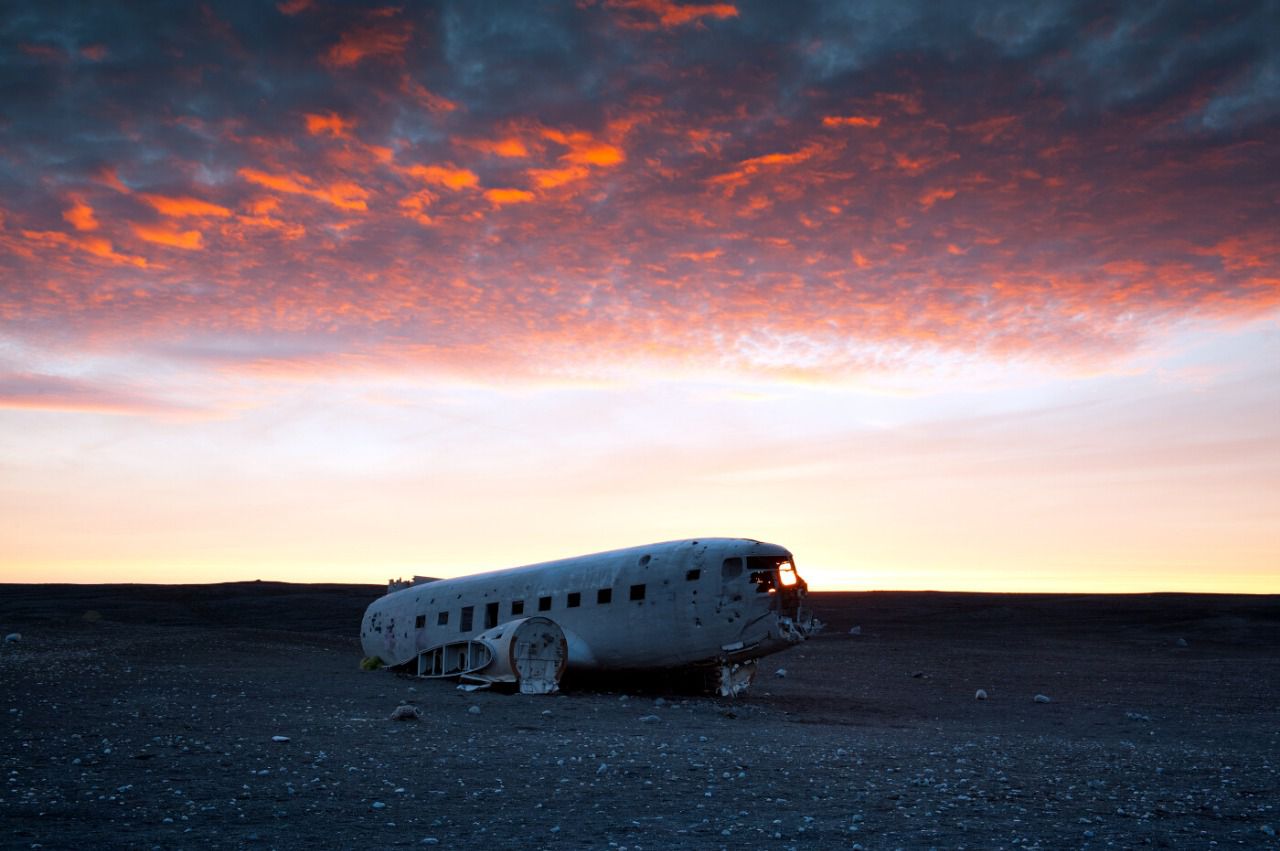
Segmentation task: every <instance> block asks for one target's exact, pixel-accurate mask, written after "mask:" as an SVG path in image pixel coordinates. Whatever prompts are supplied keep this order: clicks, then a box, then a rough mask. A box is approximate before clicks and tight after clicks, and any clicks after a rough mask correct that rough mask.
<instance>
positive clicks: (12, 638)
mask: <svg viewBox="0 0 1280 851" xmlns="http://www.w3.org/2000/svg"><path fill="white" fill-rule="evenodd" d="M21 640H22V633H20V632H11V633H9V634H8V635H6V636H5V637H4V641H5V643H6V644H17V643H18V642H19V641H21Z"/></svg>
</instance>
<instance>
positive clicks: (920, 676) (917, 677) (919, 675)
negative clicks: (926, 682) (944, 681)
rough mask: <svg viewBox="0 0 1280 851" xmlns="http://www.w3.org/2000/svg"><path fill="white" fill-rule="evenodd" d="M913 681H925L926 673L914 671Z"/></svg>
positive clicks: (912, 673) (912, 674)
mask: <svg viewBox="0 0 1280 851" xmlns="http://www.w3.org/2000/svg"><path fill="white" fill-rule="evenodd" d="M911 679H913V680H922V679H924V671H912V672H911Z"/></svg>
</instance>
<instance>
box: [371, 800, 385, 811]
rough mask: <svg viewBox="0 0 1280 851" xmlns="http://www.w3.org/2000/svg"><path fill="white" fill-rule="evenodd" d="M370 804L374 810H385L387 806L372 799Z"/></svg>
mask: <svg viewBox="0 0 1280 851" xmlns="http://www.w3.org/2000/svg"><path fill="white" fill-rule="evenodd" d="M372 806H373V808H374V809H375V810H385V809H386V808H387V805H386V804H384V803H382V802H381V801H374V802H373V804H372Z"/></svg>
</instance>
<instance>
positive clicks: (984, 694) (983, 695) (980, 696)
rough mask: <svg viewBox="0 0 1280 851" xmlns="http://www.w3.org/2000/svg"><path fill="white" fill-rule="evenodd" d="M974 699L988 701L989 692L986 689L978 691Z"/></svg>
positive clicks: (974, 694)
mask: <svg viewBox="0 0 1280 851" xmlns="http://www.w3.org/2000/svg"><path fill="white" fill-rule="evenodd" d="M973 699H974V700H986V699H987V690H986V689H984V688H980V689H978V690H977V691H975V692H974V693H973Z"/></svg>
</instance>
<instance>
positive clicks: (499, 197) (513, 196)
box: [484, 189, 534, 207]
mask: <svg viewBox="0 0 1280 851" xmlns="http://www.w3.org/2000/svg"><path fill="white" fill-rule="evenodd" d="M484 197H485V198H487V199H489V200H490V201H491V202H493V203H494V204H497V205H498V206H499V207H501V206H503V205H504V204H523V203H526V202H528V201H532V200H533V198H534V195H533V193H532V192H526V191H525V190H523V189H490V190H488V191H487V192H485V193H484Z"/></svg>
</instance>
